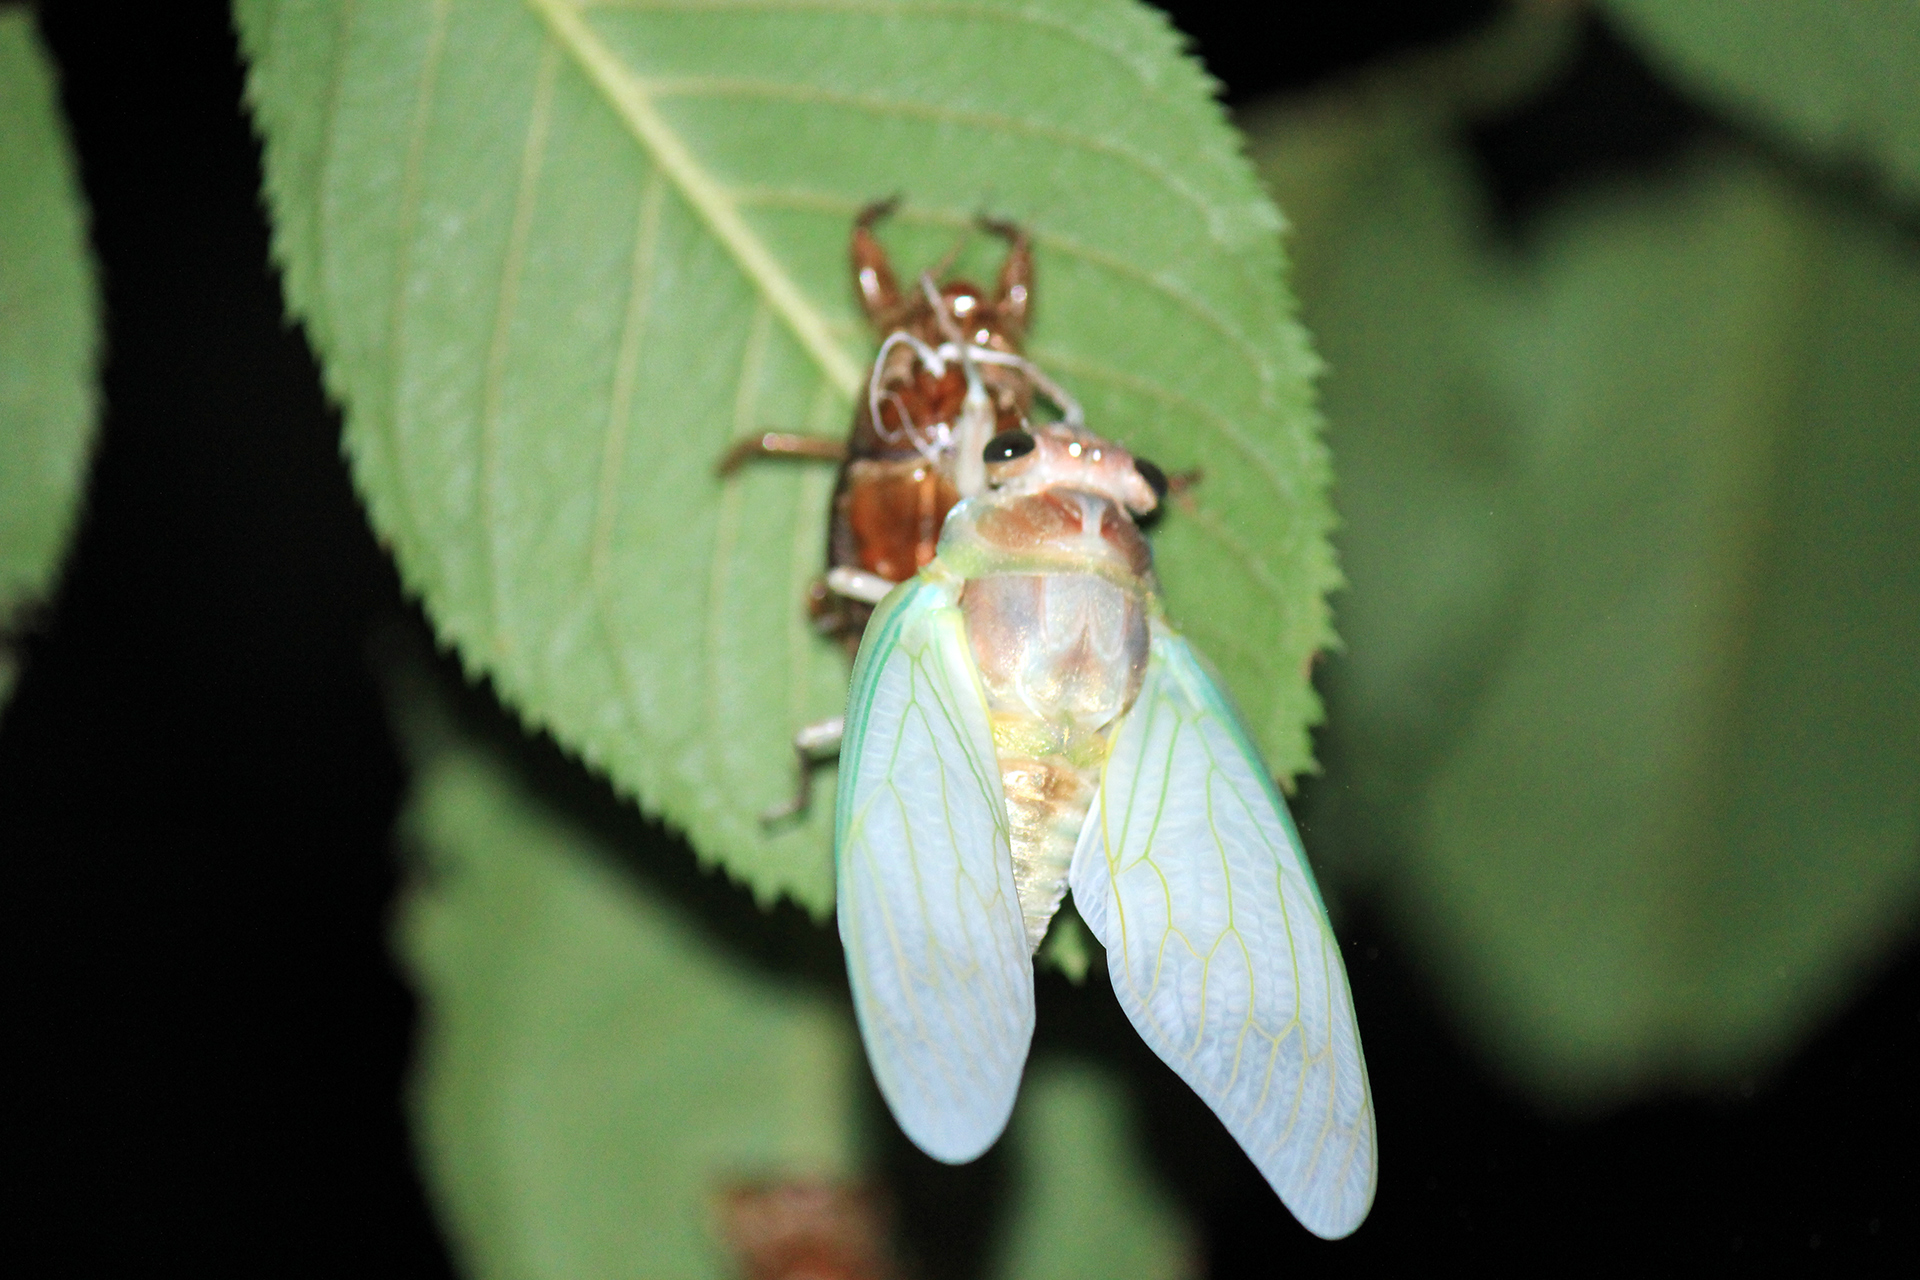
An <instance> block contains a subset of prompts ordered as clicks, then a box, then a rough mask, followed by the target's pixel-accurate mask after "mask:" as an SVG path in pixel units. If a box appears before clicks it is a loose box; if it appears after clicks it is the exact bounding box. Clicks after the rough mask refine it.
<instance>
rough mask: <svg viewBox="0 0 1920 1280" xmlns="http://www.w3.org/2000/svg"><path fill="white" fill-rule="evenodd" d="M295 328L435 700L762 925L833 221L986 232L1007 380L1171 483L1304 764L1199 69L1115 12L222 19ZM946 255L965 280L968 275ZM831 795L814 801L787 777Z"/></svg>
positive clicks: (1208, 597)
mask: <svg viewBox="0 0 1920 1280" xmlns="http://www.w3.org/2000/svg"><path fill="white" fill-rule="evenodd" d="M238 14H239V22H240V28H241V31H242V33H243V37H244V43H245V45H246V48H247V51H248V56H249V59H250V61H251V64H252V70H251V76H250V80H249V97H250V101H251V103H252V105H253V107H254V111H255V115H256V119H257V121H258V123H259V127H260V130H261V132H262V134H263V136H264V138H265V141H266V171H267V190H268V196H269V200H270V203H271V206H272V209H273V212H274V218H275V250H276V255H277V257H278V259H279V261H280V263H281V264H282V266H283V270H284V273H285V279H286V287H287V296H288V299H289V302H290V305H291V307H292V309H293V311H294V312H295V313H296V314H297V315H298V316H300V317H301V318H302V320H303V321H304V322H305V324H306V326H307V331H308V333H309V335H310V336H311V338H312V341H313V343H314V346H315V348H316V350H317V351H318V353H319V355H320V357H321V359H322V362H323V364H324V367H325V370H326V376H327V382H328V386H329V388H330V389H331V390H332V392H333V394H334V395H335V396H336V397H337V398H338V399H339V400H340V401H341V403H342V404H343V405H344V406H345V408H346V418H347V421H346V441H347V449H348V453H349V455H350V456H351V458H352V461H353V466H354V472H355V476H356V479H357V482H358V484H359V487H360V492H361V494H362V496H363V498H364V499H365V501H366V502H367V504H368V507H369V509H370V511H371V513H372V517H373V523H374V525H375V527H376V529H377V530H378V531H379V533H380V535H381V536H382V537H383V538H384V539H385V540H386V541H387V542H388V543H389V544H390V545H391V547H392V549H393V551H394V553H395V556H396V558H397V560H398V562H399V566H400V570H401V574H402V577H403V578H404V580H405V581H406V583H407V585H408V587H409V588H410V589H411V590H413V591H415V592H417V593H418V594H419V595H420V597H421V598H422V600H423V601H424V603H425V605H426V607H427V611H428V613H429V615H430V616H431V617H432V618H433V619H434V621H435V624H436V626H437V627H438V629H439V630H440V633H441V634H442V636H443V637H445V638H446V639H448V640H450V641H451V642H453V643H454V644H456V645H457V646H458V648H459V650H460V652H461V654H462V656H463V657H464V659H465V660H466V662H467V664H468V668H469V670H470V671H473V672H475V673H484V674H485V675H486V676H488V677H489V678H490V679H491V680H492V681H493V683H494V685H495V687H496V688H497V689H498V691H499V692H500V694H501V696H502V698H503V699H504V700H505V701H507V702H508V703H509V704H511V705H512V706H513V707H515V708H516V709H517V710H518V711H519V712H520V713H521V714H522V715H523V716H524V717H525V718H526V720H527V721H528V722H529V723H531V724H533V725H536V726H538V727H540V728H543V729H547V730H550V731H551V732H552V733H553V735H554V736H555V737H556V738H557V739H558V740H559V741H560V742H561V743H563V744H565V745H566V746H567V747H568V748H569V749H570V750H572V751H575V752H578V753H579V754H580V755H581V756H582V757H584V758H585V759H586V761H587V762H588V763H589V764H590V765H592V766H593V767H595V768H597V769H600V770H604V771H605V772H606V773H607V774H608V776H609V777H611V778H612V780H613V782H614V784H615V786H616V787H617V788H618V789H619V790H621V791H622V792H623V793H624V794H628V795H631V796H637V797H638V798H639V799H640V801H641V803H642V805H643V807H645V808H646V809H647V810H648V811H649V812H651V813H659V814H663V815H664V816H665V817H666V818H667V819H668V820H670V821H671V822H672V823H674V824H675V825H676V826H678V827H681V828H683V829H684V830H686V832H687V833H688V836H689V838H690V840H691V842H692V843H693V845H694V847H695V848H696V849H698V850H699V851H700V853H701V854H702V856H703V857H705V858H707V859H710V860H718V861H720V862H722V863H724V865H725V866H726V867H727V869H728V871H729V872H730V873H732V874H733V875H735V876H737V877H739V878H740V879H742V880H743V881H745V882H746V883H748V884H750V885H751V886H752V887H753V888H754V890H755V892H756V893H757V894H759V895H760V896H761V898H762V899H763V900H771V899H772V898H774V897H776V896H778V895H779V894H782V893H787V894H791V895H793V897H794V898H795V899H796V900H797V901H799V902H801V903H803V904H804V905H806V906H807V907H808V908H810V909H811V910H813V911H815V912H816V913H823V912H824V911H825V910H826V909H827V908H828V906H829V905H830V903H831V900H832V875H831V858H830V850H829V844H830V837H829V831H830V821H829V817H830V815H829V814H828V813H826V812H825V810H826V808H827V807H828V806H827V805H825V804H824V803H822V804H819V805H816V806H815V808H814V811H813V812H812V814H811V815H810V816H809V818H808V820H807V821H806V822H804V823H799V824H787V825H784V826H781V827H777V828H774V829H772V830H771V831H769V830H768V829H766V828H764V827H762V825H761V824H760V823H759V822H758V820H757V815H758V814H759V813H760V812H761V811H763V810H764V809H765V808H766V807H767V806H768V805H769V804H770V803H772V802H774V801H776V800H778V799H780V798H781V797H782V796H783V795H784V794H785V793H786V792H787V789H788V788H789V787H790V786H791V775H792V753H791V748H790V747H789V745H788V744H789V741H790V737H791V735H792V733H793V731H794V729H795V728H796V727H798V726H799V725H800V724H802V723H804V722H806V721H809V720H813V719H816V718H819V717H822V716H826V715H830V714H833V713H835V712H837V711H839V710H840V708H841V703H842V701H843V699H844V696H845V688H846V679H847V669H846V662H845V658H844V655H843V654H841V653H840V652H839V651H838V650H837V649H836V648H834V647H833V646H831V645H830V644H827V643H826V642H824V641H822V640H821V639H820V638H819V637H817V636H816V635H815V634H814V633H813V631H812V629H811V627H810V626H809V625H808V622H807V619H806V616H805V613H804V610H803V602H804V599H805V596H806V591H807V587H808V585H809V583H810V582H811V580H812V579H813V578H814V577H815V576H816V575H817V574H818V573H819V572H820V571H821V568H822V564H821V561H822V558H823V552H824V543H825V519H826V515H827V505H828V498H829V493H830V489H831V485H832V480H833V477H832V474H831V472H830V470H829V469H827V468H812V469H809V468H805V467H790V466H780V465H772V466H764V467H757V468H750V469H748V470H747V471H746V472H744V473H742V474H741V475H740V476H739V477H738V478H736V479H734V480H732V481H730V482H727V483H724V484H723V483H722V482H721V481H719V480H718V479H716V478H715V476H714V473H713V468H714V463H715V461H716V460H717V459H718V458H719V457H720V456H721V454H722V453H723V452H724V451H725V449H726V447H727V445H728V444H729V442H730V441H733V440H736V439H738V438H741V437H745V436H748V435H751V434H753V433H757V432H760V431H762V430H765V429H767V428H769V427H779V428H782V429H799V430H805V431H810V432H814V433H819V434H828V435H834V436H838V435H841V434H843V433H844V431H845V424H846V422H847V419H848V414H849V410H850V406H851V404H852V400H853V393H854V391H855V389H856V387H857V386H860V385H863V378H864V375H865V366H866V363H867V361H868V360H869V359H870V356H871V351H872V346H873V339H872V337H871V336H870V335H869V334H868V333H867V332H866V329H865V325H864V324H863V323H862V322H861V321H860V320H859V318H858V317H857V314H856V312H855V309H854V307H853V299H852V294H851V288H850V284H849V281H848V278H847V266H846V240H847V233H848V229H849V223H850V220H851V218H852V217H853V215H854V213H855V212H856V211H857V210H858V209H859V208H860V207H861V206H863V205H864V204H866V203H867V202H869V201H871V200H873V199H875V198H876V197H883V196H886V195H889V194H892V193H895V192H898V193H902V194H903V195H904V196H905V204H904V205H903V207H902V210H901V212H900V213H899V214H898V215H897V216H896V217H895V218H894V219H893V220H892V221H891V222H889V224H888V225H887V227H886V228H885V235H886V237H887V239H888V241H889V243H890V245H891V247H892V250H893V253H894V255H895V258H896V261H897V262H898V263H899V264H900V265H901V266H902V267H903V268H904V269H907V270H909V271H913V270H918V269H920V268H921V267H923V266H926V265H930V264H933V263H935V262H937V261H939V260H940V258H941V257H942V256H943V255H944V254H946V253H947V252H948V250H949V249H950V248H951V247H952V246H953V244H954V243H955V239H956V236H958V235H961V234H963V233H965V232H967V230H968V229H969V228H970V227H971V225H972V223H973V220H974V219H975V217H976V216H977V215H978V214H980V213H983V212H990V213H993V214H995V215H998V216H1003V217H1012V218H1015V219H1018V220H1019V221H1020V222H1022V223H1023V224H1024V225H1026V226H1028V227H1029V228H1030V229H1031V230H1032V232H1033V237H1034V248H1035V255H1036V258H1037V262H1038V272H1039V276H1038V284H1037V288H1036V304H1035V305H1036V323H1035V326H1034V331H1033V340H1032V343H1031V345H1030V350H1031V353H1032V354H1033V355H1034V357H1035V358H1036V359H1037V360H1038V361H1039V362H1040V363H1041V364H1042V365H1044V366H1045V367H1046V368H1047V369H1048V370H1049V371H1051V372H1052V373H1053V374H1054V375H1055V376H1056V377H1058V378H1059V379H1060V380H1061V381H1062V382H1063V383H1064V384H1065V385H1066V386H1067V387H1068V389H1069V390H1070V391H1072V392H1073V393H1074V394H1075V395H1076V396H1078V397H1079V398H1080V400H1081V401H1082V402H1083V403H1084V404H1085V406H1086V409H1087V412H1088V415H1089V418H1090V420H1091V421H1093V422H1095V423H1097V424H1099V427H1100V429H1101V430H1102V431H1106V432H1111V433H1113V434H1114V435H1116V436H1118V437H1120V438H1122V439H1125V440H1126V441H1127V442H1128V443H1129V444H1130V445H1132V446H1134V447H1135V448H1136V449H1138V450H1140V451H1141V452H1143V453H1145V454H1146V455H1148V456H1151V457H1153V458H1155V459H1157V460H1159V461H1160V462H1161V463H1162V464H1163V465H1165V466H1166V467H1167V468H1168V469H1169V470H1176V471H1177V470H1185V469H1189V468H1199V469H1200V470H1202V471H1203V472H1204V473H1205V475H1206V477H1207V480H1206V483H1205V485H1203V486H1201V487H1200V488H1198V489H1196V490H1195V491H1194V494H1193V499H1194V501H1193V504H1192V506H1191V508H1190V509H1186V510H1182V511H1181V512H1178V513H1176V514H1175V516H1174V517H1172V518H1170V519H1168V520H1166V521H1164V522H1163V527H1162V528H1161V530H1160V532H1159V533H1158V535H1157V542H1156V548H1157V554H1158V557H1159V564H1160V568H1161V571H1162V573H1163V575H1164V579H1165V582H1166V587H1167V594H1168V599H1169V604H1170V608H1171V610H1172V612H1173V614H1174V616H1175V617H1176V618H1177V619H1178V620H1179V622H1180V623H1181V625H1182V626H1183V628H1184V629H1185V630H1186V631H1187V632H1188V634H1190V635H1191V636H1193V638H1194V639H1195V641H1196V643H1198V644H1199V645H1200V646H1201V647H1202V648H1203V649H1204V650H1205V651H1206V652H1207V653H1208V654H1209V655H1210V656H1211V657H1212V659H1213V660H1214V661H1215V662H1216V663H1217V664H1218V665H1219V667H1220V668H1221V670H1222V671H1223V672H1224V673H1225V675H1226V677H1227V679H1228V682H1229V685H1230V686H1231V688H1232V690H1233V692H1234V694H1235V695H1236V697H1237V698H1238V700H1239V702H1240V704H1241V705H1242V707H1243V708H1244V709H1245V710H1246V712H1247V713H1248V715H1249V717H1250V720H1251V722H1252V724H1253V726H1254V727H1255V730H1256V733H1257V736H1258V737H1259V739H1260V741H1261V743H1262V745H1263V746H1264V747H1265V749H1266V751H1267V753H1268V759H1269V762H1270V763H1271V764H1272V765H1273V766H1274V768H1275V769H1276V770H1277V771H1278V772H1280V773H1281V774H1282V775H1291V774H1293V773H1296V772H1298V771H1300V770H1301V769H1303V768H1305V767H1307V765H1308V764H1309V760H1310V757H1309V754H1308V752H1309V747H1308V739H1307V732H1306V730H1307V726H1308V724H1309V723H1310V722H1312V721H1313V720H1315V719H1317V717H1318V703H1317V701H1316V700H1315V696H1314V693H1313V690H1312V688H1311V686H1310V685H1309V683H1308V682H1307V680H1306V677H1305V672H1306V667H1307V664H1308V661H1309V658H1310V656H1311V655H1312V654H1313V653H1314V652H1315V651H1317V650H1318V649H1320V648H1321V647H1322V646H1323V645H1325V644H1326V643H1327V642H1328V640H1329V638H1330V632H1329V629H1328V621H1327V619H1328V615H1327V609H1326V604H1325V600H1324V594H1325V592H1326V590H1327V589H1328V588H1329V587H1331V586H1332V585H1333V583H1334V582H1335V580H1336V572H1335V569H1334V566H1333V560H1332V553H1331V550H1330V548H1329V545H1328V543H1327V540H1326V536H1325V534H1326V530H1327V528H1328V526H1329V524H1330V522H1331V512H1330V510H1329V508H1328V506H1327V503H1326V501H1325V492H1324V491H1325V486H1326V481H1327V462H1326V458H1325V454H1324V451H1323V449H1322V447H1321V445H1320V443H1319V439H1318V424H1317V419H1316V417H1315V414H1314V410H1313V401H1312V392H1311V387H1310V384H1309V378H1310V376H1311V374H1312V372H1313V370H1314V368H1315V363H1314V359H1313V357H1312V355H1311V353H1310V351H1309V350H1308V347H1307V343H1306V339H1305V335H1304V333H1303V331H1302V330H1301V329H1300V328H1299V326H1298V325H1297V324H1296V323H1295V322H1294V320H1293V316H1292V303H1291V301H1290V298H1289V295H1288V293H1287V289H1286V286H1285V283H1284V279H1283V264H1282V259H1281V256H1280V250H1279V241H1278V237H1277V235H1276V232H1277V230H1278V227H1279V218H1278V215H1277V213H1276V212H1275V210H1274V208H1273V206H1272V204H1271V203H1270V202H1269V201H1268V200H1267V198H1266V196H1265V195H1264V194H1263V192H1262V191H1261V190H1260V187H1259V185H1258V183H1257V181H1256V180H1255V178H1254V175H1253V173H1252V171H1251V169H1250V167H1249V166H1248V165H1247V163H1246V161H1245V159H1244V158H1243V157H1242V155H1241V154H1240V150H1239V146H1238V139H1237V138H1236V137H1235V135H1234V134H1233V132H1232V130H1231V129H1230V128H1229V127H1228V126H1227V124H1226V121H1225V119H1224V117H1223V114H1222V112H1221V110H1220V108H1219V106H1218V104H1217V103H1216V102H1214V101H1213V98H1212V94H1211V86H1210V84H1209V82H1208V81H1207V80H1206V78H1205V77H1204V75H1203V74H1202V73H1201V71H1200V69H1199V66H1198V64H1197V63H1196V62H1194V61H1193V60H1192V59H1191V58H1190V57H1188V56H1186V55H1185V54H1183V53H1182V52H1180V49H1179V40H1178V37H1177V36H1176V35H1175V34H1174V32H1173V31H1172V30H1171V29H1170V28H1169V27H1168V26H1167V24H1166V21H1165V19H1164V18H1163V17H1162V16H1161V15H1159V14H1158V13H1155V12H1154V11H1152V10H1149V9H1147V8H1145V7H1143V6H1141V5H1139V4H1136V3H1134V2H1133V0H989V2H988V3H984V4H980V5H973V6H967V7H963V8H955V7H953V6H951V5H946V4H942V3H918V2H916V0H909V2H907V3H902V4H899V5H897V6H887V7H886V9H885V10H884V12H882V11H876V10H873V9H869V8H867V7H865V6H854V7H852V8H841V7H836V6H819V5H803V4H795V5H781V4H770V5H741V6H730V5H695V6H691V7H684V6H665V7H655V6H648V5H633V6H624V5H601V6H591V7H586V6H576V5H575V4H574V3H571V0H530V2H529V3H525V4H522V3H516V2H514V0H477V2H476V3H471V4H462V5H458V6H451V5H446V4H431V3H417V4H409V5H398V6H374V7H361V8H353V7H351V6H349V5H347V4H345V3H343V2H341V0H304V2H296V3H286V4H267V3H257V2H255V0H242V2H241V3H240V4H239V5H238ZM994 258H995V247H994V246H991V245H986V244H981V243H978V238H977V237H976V243H975V244H974V245H973V247H972V249H971V250H970V251H969V252H968V253H967V254H965V255H963V257H962V259H961V262H960V266H961V267H962V269H964V270H966V271H968V272H971V273H974V274H976V275H977V274H979V273H981V272H982V271H983V270H986V269H991V266H992V264H993V261H994ZM817 793H818V794H820V795H822V796H827V795H831V794H832V789H831V786H830V785H829V786H824V787H821V788H818V790H817Z"/></svg>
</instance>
